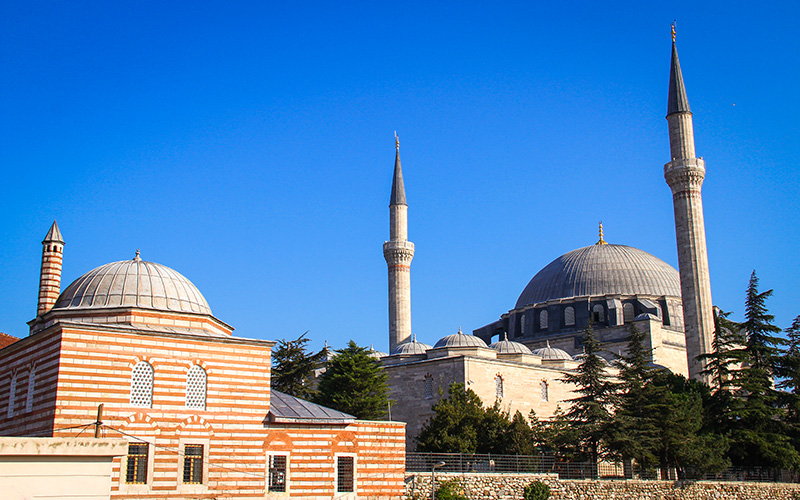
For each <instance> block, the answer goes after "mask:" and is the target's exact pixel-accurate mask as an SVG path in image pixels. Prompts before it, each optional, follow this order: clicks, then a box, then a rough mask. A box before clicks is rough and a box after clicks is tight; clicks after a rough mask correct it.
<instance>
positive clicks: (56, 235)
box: [42, 221, 64, 243]
mask: <svg viewBox="0 0 800 500" xmlns="http://www.w3.org/2000/svg"><path fill="white" fill-rule="evenodd" d="M50 242H54V243H64V238H62V237H61V231H59V229H58V224H57V223H56V221H53V225H52V226H50V230H49V231H47V236H45V237H44V240H42V243H50Z"/></svg>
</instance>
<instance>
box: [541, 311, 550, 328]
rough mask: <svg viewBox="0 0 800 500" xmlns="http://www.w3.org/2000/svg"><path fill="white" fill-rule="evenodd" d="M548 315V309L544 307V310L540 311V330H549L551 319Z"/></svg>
mask: <svg viewBox="0 0 800 500" xmlns="http://www.w3.org/2000/svg"><path fill="white" fill-rule="evenodd" d="M548 316H549V315H548V314H547V309H542V311H541V312H539V329H540V330H547V326H548V319H549V318H548Z"/></svg>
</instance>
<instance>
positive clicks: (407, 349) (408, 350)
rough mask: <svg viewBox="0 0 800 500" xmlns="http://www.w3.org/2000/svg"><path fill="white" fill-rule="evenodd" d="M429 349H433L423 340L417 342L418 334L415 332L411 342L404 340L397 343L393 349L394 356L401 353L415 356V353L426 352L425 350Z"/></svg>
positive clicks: (401, 354)
mask: <svg viewBox="0 0 800 500" xmlns="http://www.w3.org/2000/svg"><path fill="white" fill-rule="evenodd" d="M428 349H433V348H432V347H431V346H429V345H428V344H424V343H422V342H417V335H416V334H414V336H413V337H411V341H410V342H403V343H402V344H397V346H395V348H394V350H393V351H392V356H395V355H400V356H413V355H415V354H425V351H427V350H428Z"/></svg>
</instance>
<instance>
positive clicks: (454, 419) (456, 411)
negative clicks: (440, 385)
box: [416, 383, 485, 453]
mask: <svg viewBox="0 0 800 500" xmlns="http://www.w3.org/2000/svg"><path fill="white" fill-rule="evenodd" d="M448 392H449V395H448V397H446V398H443V399H441V400H439V402H437V403H436V404H435V405H433V411H434V413H435V415H434V416H433V418H432V419H431V420H430V422H428V424H427V425H425V427H423V428H422V431H421V432H420V433H419V436H417V438H416V441H417V451H426V452H431V453H477V451H478V444H479V443H478V441H479V436H480V434H479V432H480V430H481V428H482V426H483V420H484V414H485V412H484V409H483V403H482V402H481V399H480V398H479V397H478V395H477V394H475V392H474V391H473V390H472V389H465V387H464V384H459V383H453V384H450V387H449V389H448ZM480 439H483V436H480Z"/></svg>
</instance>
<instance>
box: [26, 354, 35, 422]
mask: <svg viewBox="0 0 800 500" xmlns="http://www.w3.org/2000/svg"><path fill="white" fill-rule="evenodd" d="M35 387H36V365H33V367H32V368H31V371H30V373H29V374H28V394H27V395H26V396H25V411H31V410H32V409H33V389H34V388H35Z"/></svg>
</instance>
